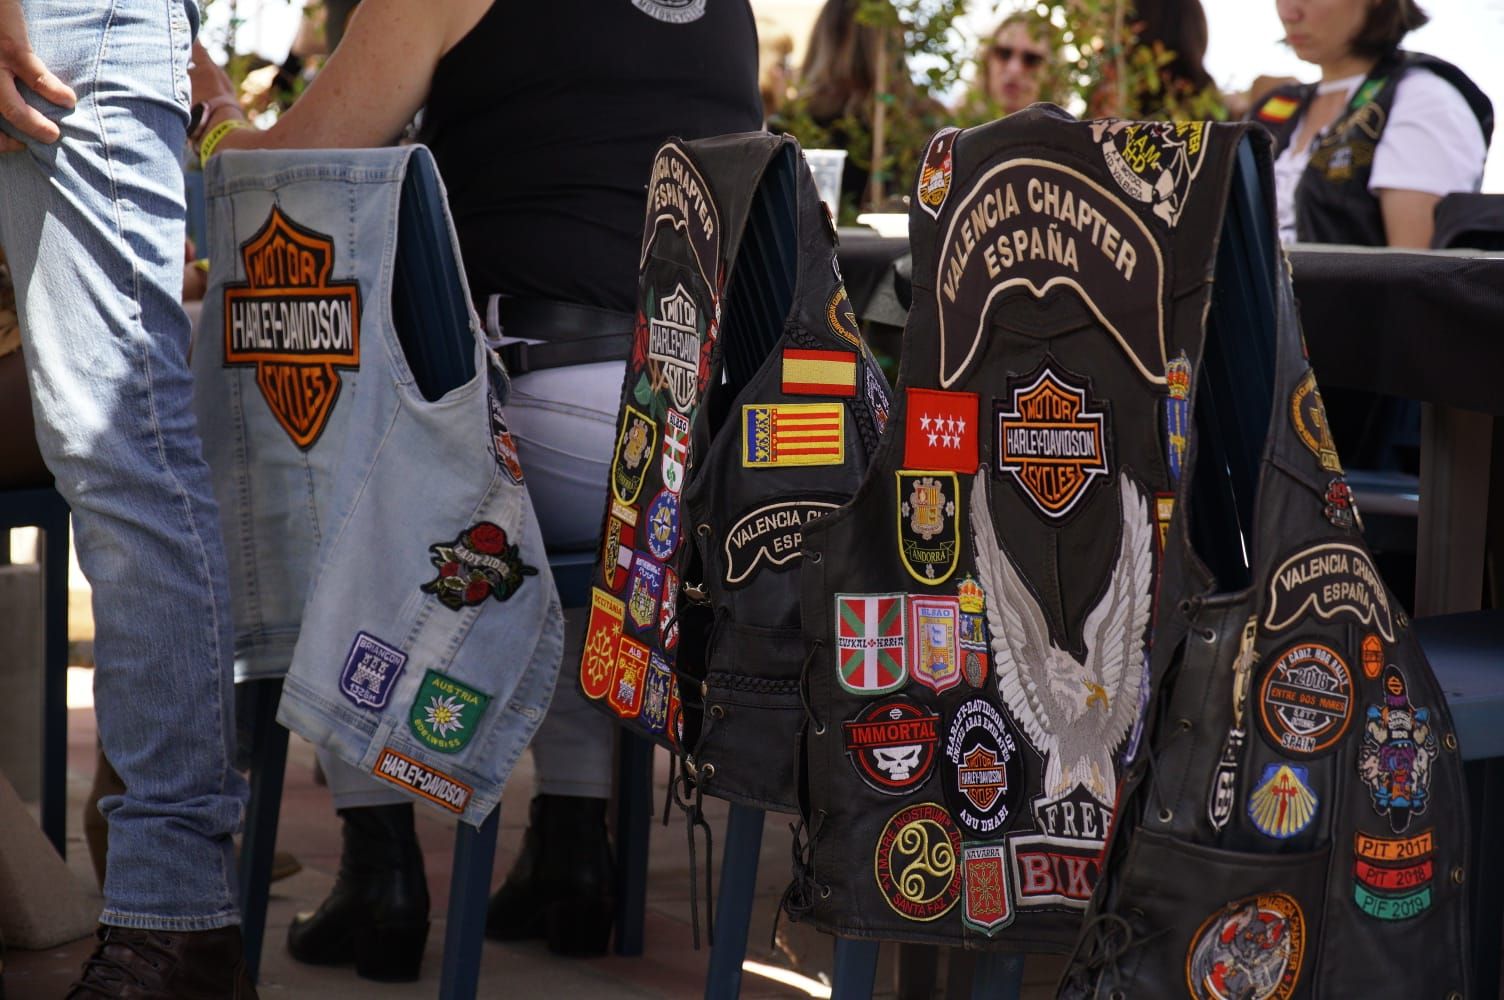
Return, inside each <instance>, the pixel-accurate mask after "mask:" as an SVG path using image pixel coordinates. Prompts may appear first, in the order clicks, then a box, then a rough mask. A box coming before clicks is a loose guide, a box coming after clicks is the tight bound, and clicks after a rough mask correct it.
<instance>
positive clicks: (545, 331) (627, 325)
mask: <svg viewBox="0 0 1504 1000" xmlns="http://www.w3.org/2000/svg"><path fill="white" fill-rule="evenodd" d="M634 320H635V317H633V315H632V314H631V313H623V312H617V311H615V310H614V309H602V308H600V307H598V306H583V305H577V304H576V303H573V302H554V301H552V300H550V299H521V298H512V297H510V296H508V297H506V298H501V299H498V300H497V302H496V323H497V326H498V327H499V328H500V329H499V330H498V331H497V332H498V333H500V334H501V335H502V336H505V337H521V338H523V339H524V340H541V341H545V343H542V344H524V343H513V344H503V345H502V346H501V349H500V350H501V359H502V361H504V362H506V366H507V371H508V372H509V373H511V374H513V375H522V374H525V373H527V372H534V371H538V370H539V369H542V368H563V367H565V366H566V365H583V364H589V363H591V362H595V361H624V360H626V358H627V356H628V355H629V354H631V353H632V335H633V333H634V326H635V322H634Z"/></svg>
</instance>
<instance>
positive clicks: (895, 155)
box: [772, 0, 950, 217]
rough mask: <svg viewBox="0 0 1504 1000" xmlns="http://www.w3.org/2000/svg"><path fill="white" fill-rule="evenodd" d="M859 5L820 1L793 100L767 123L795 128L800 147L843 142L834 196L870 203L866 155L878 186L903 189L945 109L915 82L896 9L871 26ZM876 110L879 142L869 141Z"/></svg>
mask: <svg viewBox="0 0 1504 1000" xmlns="http://www.w3.org/2000/svg"><path fill="white" fill-rule="evenodd" d="M862 6H863V5H862V3H860V2H859V0H826V4H825V6H824V7H823V8H821V10H820V16H819V17H818V18H817V19H816V20H815V26H814V28H813V29H812V30H811V31H810V37H809V43H808V45H807V46H806V47H805V53H804V65H803V67H802V69H801V71H800V74H799V83H798V87H797V90H798V97H797V100H795V101H793V102H791V104H790V105H789V106H788V107H787V108H786V109H785V115H784V116H783V117H782V118H781V119H780V120H778V121H775V122H773V123H772V124H773V126H774V127H775V128H780V129H782V130H784V131H789V132H792V133H794V134H795V135H797V136H798V137H799V139H800V142H801V143H802V144H803V145H804V146H805V147H806V148H819V147H828V148H834V149H845V150H846V152H847V156H846V167H845V171H844V173H843V174H842V177H841V190H842V192H843V193H842V201H843V203H852V204H855V205H856V206H857V207H858V208H870V207H872V202H873V201H874V199H873V197H872V192H873V185H872V183H871V182H872V170H873V162H874V160H876V161H878V163H879V168H880V174H879V177H878V181H879V187H880V188H881V189H883V190H884V191H887V192H893V191H898V192H903V191H905V190H906V189H907V187H908V185H909V184H910V182H911V181H912V179H913V173H914V168H915V167H916V166H917V164H918V159H919V156H920V155H921V154H922V153H923V151H924V147H925V144H926V143H927V142H928V141H929V137H930V136H931V135H933V134H934V133H935V131H936V130H937V129H939V128H940V126H942V125H945V124H948V122H949V118H950V115H949V113H948V112H947V111H946V109H945V107H944V105H942V104H940V103H939V102H938V101H936V100H934V99H932V98H930V97H929V96H927V95H926V94H925V93H924V92H923V91H922V90H921V89H920V88H919V87H917V86H916V85H915V83H914V80H913V78H912V77H911V75H910V72H909V67H908V64H907V61H906V59H905V53H904V38H903V31H902V29H901V28H900V27H899V22H898V19H897V15H896V12H894V11H893V10H892V8H891V6H888V5H884V6H885V7H886V8H887V13H888V14H889V15H891V16H890V18H889V19H888V23H884V24H881V25H879V24H876V23H869V22H868V20H867V19H866V18H865V17H863V16H862V15H860V14H859V11H860V10H861V9H862ZM879 104H881V106H882V110H881V112H879V111H878V110H877V106H878V105H879ZM879 115H881V117H882V119H883V125H884V127H883V129H881V130H880V134H881V136H882V139H881V143H880V144H879V143H878V142H875V141H874V134H875V133H878V132H879V130H878V129H876V128H875V119H876V118H877V117H878V116H879ZM889 164H892V166H890V165H889ZM842 214H843V217H844V216H845V215H846V214H849V213H846V212H843V213H842Z"/></svg>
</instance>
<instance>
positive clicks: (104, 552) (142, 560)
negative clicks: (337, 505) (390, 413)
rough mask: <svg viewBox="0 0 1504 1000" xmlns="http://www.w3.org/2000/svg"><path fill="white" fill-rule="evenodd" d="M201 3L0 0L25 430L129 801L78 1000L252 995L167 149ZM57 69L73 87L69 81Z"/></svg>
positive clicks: (7, 233) (215, 557)
mask: <svg viewBox="0 0 1504 1000" xmlns="http://www.w3.org/2000/svg"><path fill="white" fill-rule="evenodd" d="M197 21H198V10H197V7H196V5H195V4H194V3H193V2H192V0H166V2H163V0H156V2H153V3H148V2H145V0H115V2H114V3H113V4H110V5H107V6H101V5H98V4H94V3H85V2H81V0H0V117H3V119H4V121H3V123H0V131H3V133H4V134H3V136H0V154H3V155H0V245H3V246H4V247H5V252H6V256H7V258H8V260H9V262H10V266H11V270H12V274H13V276H14V279H15V285H16V293H17V306H18V311H19V314H20V326H21V338H22V347H23V350H24V352H25V356H26V362H27V375H28V381H29V384H30V389H31V398H32V406H33V413H34V415H35V418H36V431H37V442H38V444H39V446H40V448H41V452H42V455H43V457H44V458H45V460H46V462H47V466H48V468H49V469H50V470H51V472H52V474H53V476H54V478H55V480H56V483H57V489H58V491H59V492H60V493H61V494H62V495H63V497H64V499H66V500H67V501H68V503H69V505H70V506H71V507H72V509H73V519H74V527H75V531H76V536H77V548H78V559H79V564H80V566H81V567H82V568H83V571H84V575H85V576H86V577H87V578H88V580H89V584H90V586H91V587H92V588H93V595H94V628H95V637H94V653H95V662H96V666H95V671H94V701H95V712H96V715H97V717H98V722H99V735H100V739H101V741H102V743H103V746H104V750H105V753H106V755H107V756H108V757H109V759H110V761H111V763H113V764H114V766H115V768H116V770H117V771H119V773H120V776H121V777H122V778H123V779H124V782H125V792H124V794H121V795H111V796H107V797H106V798H105V799H103V800H102V801H101V803H100V810H101V812H103V813H104V815H105V817H106V818H107V819H108V821H109V825H110V848H109V850H110V858H109V874H108V877H107V879H106V881H105V886H104V911H103V913H102V914H101V916H100V923H101V927H100V930H99V934H98V937H99V943H98V945H97V947H96V949H95V952H94V954H93V956H92V957H91V958H90V959H89V961H88V962H87V964H86V965H85V966H84V970H83V975H82V977H81V979H80V980H79V981H78V982H77V983H75V984H74V986H73V987H72V989H71V990H70V992H69V994H68V995H69V996H70V997H79V998H86V997H114V996H120V995H122V993H123V992H125V991H129V995H130V996H132V997H141V998H162V1000H166V998H179V1000H183V998H190V1000H191V998H198V997H204V998H209V997H215V998H222V997H235V998H238V1000H246V998H251V997H254V996H255V995H256V992H255V987H254V986H253V985H252V984H251V982H250V980H249V978H248V977H247V975H246V969H245V964H244V960H243V958H242V955H241V938H240V928H239V920H240V918H239V914H238V912H237V909H236V905H235V887H236V872H235V859H234V855H233V853H232V843H231V837H232V836H233V835H234V834H235V832H236V831H237V829H238V828H239V826H240V823H241V818H242V816H243V814H244V810H245V801H246V786H245V781H244V779H243V778H242V777H241V776H240V775H239V774H238V773H237V772H236V771H235V770H234V769H233V768H232V767H231V751H232V740H233V734H234V727H233V699H234V688H233V680H232V676H231V658H230V642H229V639H230V621H229V599H228V592H227V588H226V581H225V574H224V553H223V547H222V543H221V538H220V528H219V516H218V512H217V508H216V505H215V502H214V499H213V494H212V492H211V489H210V485H209V475H208V468H207V466H206V465H205V464H204V460H203V456H202V453H201V447H200V442H199V438H198V433H197V430H196V428H195V424H194V420H193V416H192V411H191V409H190V405H189V404H190V396H191V391H192V387H191V385H190V381H189V374H188V367H187V360H186V358H187V351H188V337H189V326H188V319H187V317H186V316H185V315H184V313H183V310H182V306H181V304H180V301H179V298H180V294H181V288H182V279H183V273H182V266H183V245H184V201H183V176H182V171H181V168H180V165H179V159H178V158H179V155H180V153H181V150H182V148H183V143H184V138H185V131H186V128H187V125H188V115H189V112H188V99H189V92H188V75H187V69H188V54H189V46H190V44H191V42H192V38H193V35H194V33H195V31H196V30H197V27H198V24H197ZM65 81H66V82H65Z"/></svg>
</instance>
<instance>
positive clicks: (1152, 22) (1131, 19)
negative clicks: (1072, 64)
mask: <svg viewBox="0 0 1504 1000" xmlns="http://www.w3.org/2000/svg"><path fill="white" fill-rule="evenodd" d="M1124 22H1125V24H1124V31H1123V32H1122V34H1121V37H1120V41H1119V44H1118V45H1117V46H1116V47H1115V48H1114V47H1109V48H1107V49H1106V50H1104V51H1103V52H1101V53H1099V54H1098V56H1097V58H1098V59H1100V60H1101V65H1100V73H1099V75H1100V77H1101V83H1100V85H1099V86H1097V87H1096V89H1095V90H1093V91H1092V93H1091V96H1090V99H1089V100H1088V102H1087V117H1089V118H1136V119H1154V120H1166V121H1187V120H1205V119H1213V120H1216V119H1223V118H1226V117H1227V111H1226V105H1225V104H1224V102H1223V99H1222V94H1221V92H1220V91H1219V90H1218V88H1217V85H1216V82H1215V81H1214V80H1213V79H1212V75H1211V74H1210V73H1209V72H1207V69H1206V48H1207V42H1208V40H1209V37H1210V36H1209V34H1208V30H1207V23H1206V10H1205V9H1204V8H1203V7H1202V6H1201V0H1136V2H1135V3H1134V4H1133V5H1132V8H1131V9H1130V10H1129V11H1128V12H1127V13H1126V14H1125V15H1124Z"/></svg>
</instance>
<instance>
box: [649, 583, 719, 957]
mask: <svg viewBox="0 0 1504 1000" xmlns="http://www.w3.org/2000/svg"><path fill="white" fill-rule="evenodd" d="M684 596H685V597H686V598H688V599H689V600H690V601H691V602H692V603H695V604H709V601H706V600H704V599H703V598H701V599H699V600H696V599H695V598H694V596H693V592H692V591H691V590H690V589H689V588H688V586H686V587H685V588H684ZM720 621H721V615H720V614H719V613H717V615H716V623H715V625H713V626H711V628H710V632H709V634H708V635H706V637H705V658H704V661H703V662H706V663H708V662H709V661H710V651H711V650H712V649H714V648H715V637H716V633H717V632H718V631H719V629H720ZM678 623H679V612H678V607H677V606H676V607H675V610H674V614H673V615H672V616H670V617H669V620H668V621H667V622H666V623H665V624H664V626H663V628H664V631H669V630H671V629H672V628H673V627H674V626H675V625H677V624H678ZM678 662H679V661H678V658H677V657H676V658H675V660H674V665H673V666H672V667H670V668H669V669H670V671H671V672H672V673H673V677H674V683H675V684H678V683H679V682H680V681H687V682H688V686H687V688H685V687H683V686H681V687H680V690H689V691H697V692H699V693H700V706H699V707H700V718H701V723H700V726H701V734H700V735H701V739H703V738H704V727H705V724H706V723H705V720H706V719H708V718H709V716H708V714H707V713H706V711H705V701H704V693H705V687H704V681H702V680H701V679H700V678H698V677H695V676H694V675H692V674H688V673H685V672H684V671H682V670H680V669H679V666H678ZM686 700H687V699H686ZM681 710H682V709H681ZM674 763H675V766H674V769H673V774H672V776H671V777H670V778H669V782H668V794H667V796H666V797H665V800H664V803H663V825H664V826H668V816H669V803H673V804H674V805H676V806H678V807H679V809H680V811H682V812H683V813H684V833H685V839H686V841H687V843H688V845H689V920H690V926H691V931H692V935H693V939H694V947H695V950H696V951H699V950H700V889H699V885H698V884H697V879H698V871H697V869H698V868H699V862H698V860H697V858H696V857H695V854H696V851H695V830H696V829H697V828H698V829H700V830H703V831H704V832H705V931H706V934H705V936H706V940H707V941H708V942H709V944H710V946H711V947H715V881H714V878H713V874H714V872H713V868H714V864H715V860H714V859H715V854H714V840H713V835H712V833H711V830H710V823H709V821H708V820H706V818H705V810H704V808H703V807H704V803H705V783H706V782H707V781H709V780H710V779H711V778H713V777H715V765H714V764H705V765H704V766H700V765H697V764H696V763H695V759H694V757H693V755H691V754H688V753H686V754H685V755H684V756H683V757H682V758H679V757H676V758H675V760H674Z"/></svg>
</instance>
